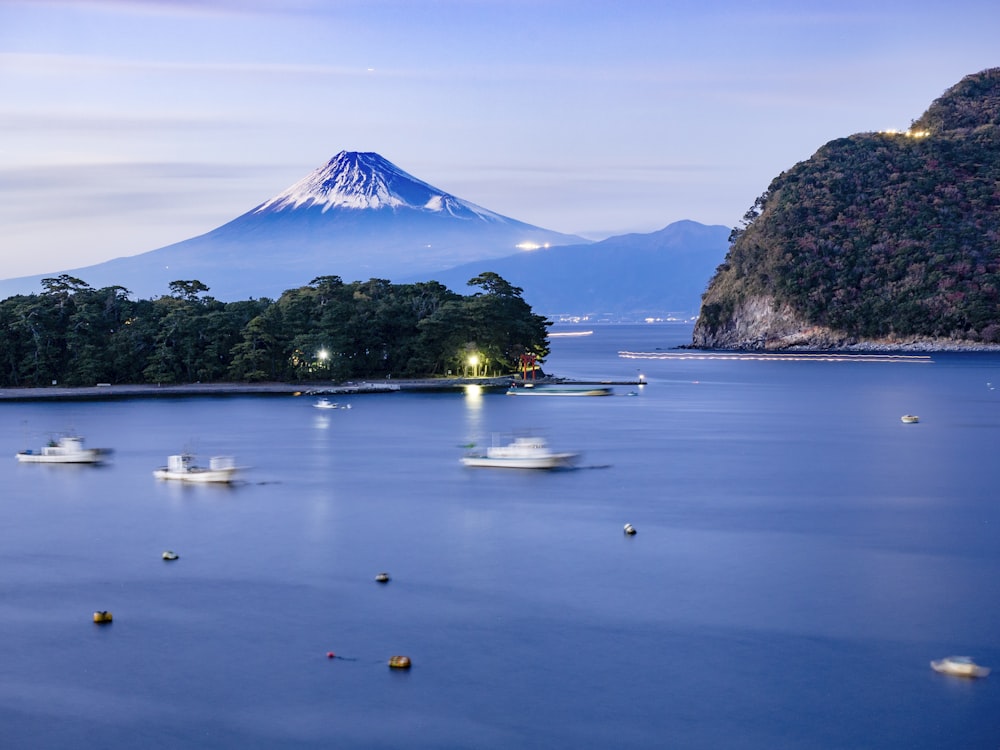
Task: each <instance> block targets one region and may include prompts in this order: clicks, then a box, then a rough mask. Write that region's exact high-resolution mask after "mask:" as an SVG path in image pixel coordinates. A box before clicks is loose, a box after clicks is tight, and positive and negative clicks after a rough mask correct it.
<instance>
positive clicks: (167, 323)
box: [0, 272, 551, 387]
mask: <svg viewBox="0 0 1000 750" xmlns="http://www.w3.org/2000/svg"><path fill="white" fill-rule="evenodd" d="M41 283H42V288H43V291H42V292H41V293H39V294H31V295H17V296H14V297H9V298H7V299H5V300H2V301H0V386H2V387H28V386H36V387H37V386H45V385H51V384H52V383H58V384H60V385H67V386H92V385H95V384H96V383H109V384H143V383H146V384H153V383H193V382H203V383H209V382H255V381H281V382H300V381H311V380H333V381H342V380H350V379H360V378H376V377H378V378H385V377H390V376H391V377H433V376H439V375H447V374H449V373H450V374H465V373H468V374H496V375H502V374H509V373H512V372H516V371H517V369H518V366H519V363H520V359H521V355H523V354H531V355H534V356H535V357H536V358H537V359H538V361H542V360H544V358H545V357H546V356H547V355H548V353H549V349H548V338H547V329H548V326H549V325H551V322H550V321H548V320H546V319H545V318H544V317H543V316H540V315H536V314H534V313H533V312H532V310H531V307H530V306H529V305H528V303H527V302H525V300H524V299H523V298H522V297H521V294H522V291H523V290H522V289H520V288H519V287H516V286H513V285H511V284H510V283H509V282H507V281H506V280H505V279H503V278H502V277H500V276H499V275H498V274H495V273H492V272H487V273H483V274H480V275H479V276H477V277H475V278H473V279H471V280H470V281H469V282H468V283H469V285H470V286H472V287H477V288H478V291H476V292H474V293H473V294H471V295H461V294H457V293H455V292H452V291H451V290H449V289H448V288H447V287H445V286H444V285H443V284H440V283H438V282H436V281H427V282H420V283H416V284H393V283H391V282H390V281H388V280H385V279H370V280H368V281H365V282H359V281H355V282H352V283H344V282H343V281H342V280H341V278H340V277H339V276H320V277H318V278H315V279H313V280H312V281H311V282H310V283H309V284H308V285H306V286H303V287H300V288H298V289H290V290H287V291H285V292H284V293H283V294H282V295H281V297H280V298H279V299H277V300H271V299H267V298H262V299H250V300H245V301H238V302H221V301H219V300H217V299H215V298H213V297H211V296H210V295H209V294H208V292H209V291H210V289H209V287H207V286H206V285H205V284H203V283H201V282H200V281H197V280H177V281H173V282H171V283H170V285H169V289H170V294H167V295H164V296H161V297H158V298H155V299H140V300H133V299H132V298H131V293H130V292H129V290H128V289H125V288H124V287H121V286H109V287H103V288H100V289H94V288H92V287H91V286H90V285H88V284H87V283H86V282H84V281H82V280H80V279H78V278H75V277H73V276H69V275H67V274H63V275H61V276H58V277H54V278H47V279H43V280H42V282H41Z"/></svg>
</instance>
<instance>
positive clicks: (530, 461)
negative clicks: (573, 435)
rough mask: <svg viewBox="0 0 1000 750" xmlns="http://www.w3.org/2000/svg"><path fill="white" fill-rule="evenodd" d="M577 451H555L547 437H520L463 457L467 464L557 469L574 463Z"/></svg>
mask: <svg viewBox="0 0 1000 750" xmlns="http://www.w3.org/2000/svg"><path fill="white" fill-rule="evenodd" d="M577 455H578V454H576V453H553V452H552V451H550V450H549V447H548V445H547V444H546V442H545V438H540V437H518V438H514V442H512V443H508V444H506V445H494V446H491V447H489V448H487V449H486V453H482V454H469V455H467V456H463V457H462V463H463V464H465V465H466V466H486V467H500V468H508V469H557V468H560V467H564V466H569V465H570V464H572V463H573V462H574V461H575V460H576V457H577Z"/></svg>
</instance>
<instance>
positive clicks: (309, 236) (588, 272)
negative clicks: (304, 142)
mask: <svg viewBox="0 0 1000 750" xmlns="http://www.w3.org/2000/svg"><path fill="white" fill-rule="evenodd" d="M728 234H729V230H728V229H727V228H725V227H706V226H703V225H700V224H696V223H694V222H679V223H677V224H673V225H671V226H669V227H667V228H665V229H663V230H661V231H659V232H654V233H652V234H648V235H624V236H621V237H613V238H609V239H606V240H604V241H602V242H598V243H591V242H589V241H588V240H586V239H584V238H582V237H577V236H574V235H568V234H562V233H559V232H554V231H551V230H548V229H543V228H540V227H536V226H532V225H530V224H526V223H524V222H521V221H517V220H516V219H512V218H510V217H507V216H502V215H500V214H498V213H495V212H493V211H490V210H488V209H486V208H483V207H481V206H477V205H475V204H474V203H470V202H469V201H465V200H462V199H461V198H458V197H456V196H454V195H451V194H449V193H447V192H445V191H443V190H440V189H438V188H436V187H433V186H432V185H429V184H428V183H426V182H423V181H422V180H419V179H417V178H416V177H414V176H412V175H410V174H408V173H406V172H404V171H403V170H402V169H400V168H399V167H397V166H396V165H394V164H392V163H391V162H389V161H387V160H386V159H384V158H382V157H381V156H379V155H378V154H375V153H360V152H347V151H343V152H341V153H339V154H337V155H336V156H334V157H333V158H332V159H331V160H330V161H329V162H328V163H327V164H325V165H323V166H322V167H320V168H318V169H316V170H315V171H313V172H312V173H311V174H309V175H307V176H306V177H305V178H303V179H302V180H300V181H299V182H297V183H296V184H294V185H292V186H291V187H290V188H288V189H287V190H285V191H283V192H281V193H279V194H278V195H276V196H275V197H274V198H272V199H270V200H268V201H265V202H264V203H261V204H260V205H258V206H256V207H254V208H253V209H251V210H250V211H248V212H246V213H245V214H243V215H241V216H239V217H237V218H235V219H233V220H232V221H230V222H228V223H227V224H224V225H222V226H220V227H218V228H217V229H214V230H212V231H210V232H208V233H206V234H203V235H200V236H198V237H193V238H191V239H188V240H184V241H182V242H177V243H175V244H172V245H167V246H166V247H162V248H159V249H157V250H151V251H149V252H146V253H141V254H139V255H133V256H128V257H122V258H116V259H114V260H110V261H106V262H104V263H99V264H96V265H91V266H86V267H82V268H71V269H64V270H54V271H52V272H51V273H45V274H38V275H34V276H26V277H20V278H16V279H7V280H0V298H5V297H9V296H12V295H15V294H31V293H37V292H39V291H41V286H40V281H41V279H43V278H48V277H52V276H57V275H59V274H63V273H67V274H70V275H72V276H75V277H78V278H80V279H82V280H83V281H85V282H86V283H88V284H90V285H91V286H93V287H105V286H112V285H119V286H123V287H125V288H127V289H129V290H130V291H131V292H132V293H133V294H134V295H135V296H136V297H139V298H153V297H158V296H161V295H163V294H166V293H168V290H169V286H168V285H169V283H170V282H171V281H175V280H193V279H197V280H198V281H201V282H203V283H204V284H206V285H207V286H208V287H209V288H210V290H211V291H210V294H211V295H212V296H214V297H216V298H217V299H220V300H224V301H232V300H238V299H248V298H257V297H270V298H277V297H278V296H280V294H281V293H282V292H283V291H285V290H286V289H291V288H296V287H300V286H303V285H305V284H307V283H309V282H310V281H311V280H312V279H313V278H315V277H317V276H325V275H336V276H340V277H341V278H342V279H344V281H348V282H350V281H356V280H367V279H369V278H384V279H389V280H391V281H393V282H403V281H428V280H431V279H435V280H438V281H441V282H442V283H445V284H447V285H448V286H450V287H451V288H452V289H454V290H455V291H458V292H460V293H465V292H466V291H469V290H468V288H467V287H466V284H465V282H466V281H467V280H468V279H469V278H472V277H473V276H476V275H478V274H479V273H482V272H483V271H496V272H497V273H499V274H501V275H502V276H504V277H505V278H507V279H508V280H509V281H511V282H512V283H514V284H515V285H517V286H520V287H522V288H523V289H524V290H525V293H524V298H525V299H526V300H527V301H528V302H529V303H530V304H532V305H533V306H534V307H536V308H537V310H538V312H540V313H543V314H557V313H570V314H583V313H612V314H619V315H620V314H625V315H636V314H650V315H654V314H655V315H662V314H666V313H680V314H692V313H693V312H695V311H697V308H698V300H699V296H700V294H701V292H702V291H703V290H704V288H705V285H706V283H707V281H708V279H709V278H710V277H711V274H712V272H713V271H714V269H715V267H716V266H717V265H718V264H719V263H720V262H721V260H722V258H723V257H724V256H725V252H726V247H727V242H726V238H727V237H728Z"/></svg>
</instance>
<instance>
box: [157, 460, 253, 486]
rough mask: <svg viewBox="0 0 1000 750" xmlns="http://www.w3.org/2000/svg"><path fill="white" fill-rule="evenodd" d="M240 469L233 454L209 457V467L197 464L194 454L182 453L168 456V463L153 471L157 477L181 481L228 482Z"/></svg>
mask: <svg viewBox="0 0 1000 750" xmlns="http://www.w3.org/2000/svg"><path fill="white" fill-rule="evenodd" d="M239 470H240V469H239V467H238V466H237V465H236V462H235V460H234V459H233V457H232V456H213V457H212V458H211V459H209V463H208V468H205V467H203V466H196V465H195V463H194V456H192V455H191V454H190V453H181V454H179V455H176V456H168V457H167V465H166V466H161V467H160V468H159V469H156V470H155V471H154V472H153V476H154V477H156V478H157V479H176V480H178V481H181V482H219V483H228V482H232V481H233V480H234V479H235V478H236V472H238V471H239Z"/></svg>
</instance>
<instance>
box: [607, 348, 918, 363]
mask: <svg viewBox="0 0 1000 750" xmlns="http://www.w3.org/2000/svg"><path fill="white" fill-rule="evenodd" d="M618 356H619V357H621V358H622V359H672V360H688V359H730V360H749V361H757V362H905V363H911V364H930V363H932V362H933V361H934V360H933V359H931V357H930V355H927V354H862V353H858V354H848V353H843V352H841V353H837V354H823V353H818V352H817V353H807V352H799V353H794V354H791V353H780V354H779V353H766V352H739V353H736V352H725V353H722V352H698V353H694V352H628V351H623V352H618Z"/></svg>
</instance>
